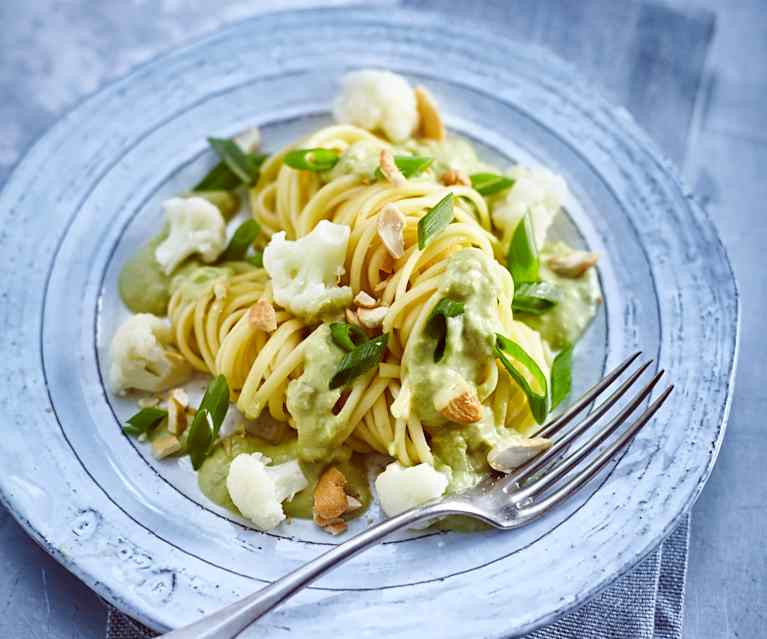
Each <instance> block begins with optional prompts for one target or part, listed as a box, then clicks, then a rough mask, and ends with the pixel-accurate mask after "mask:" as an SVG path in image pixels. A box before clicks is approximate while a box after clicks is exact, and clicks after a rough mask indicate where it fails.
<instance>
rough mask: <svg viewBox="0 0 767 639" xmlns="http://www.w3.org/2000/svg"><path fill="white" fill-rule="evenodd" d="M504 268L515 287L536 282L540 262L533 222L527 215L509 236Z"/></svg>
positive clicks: (527, 214)
mask: <svg viewBox="0 0 767 639" xmlns="http://www.w3.org/2000/svg"><path fill="white" fill-rule="evenodd" d="M506 267H507V268H508V269H509V271H511V276H512V277H513V278H514V285H515V286H519V285H520V284H526V283H532V282H537V281H538V271H539V269H540V260H539V258H538V247H537V246H536V244H535V231H534V229H533V221H532V219H531V218H530V214H529V213H526V214H525V216H524V217H523V218H522V219H521V220H520V221H519V223H518V224H517V228H515V229H514V234H513V235H512V236H511V243H510V244H509V252H508V253H507V254H506Z"/></svg>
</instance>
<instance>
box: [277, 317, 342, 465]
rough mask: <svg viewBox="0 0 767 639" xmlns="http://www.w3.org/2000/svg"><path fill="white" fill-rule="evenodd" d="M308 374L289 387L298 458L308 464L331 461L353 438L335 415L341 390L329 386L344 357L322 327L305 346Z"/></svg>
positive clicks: (326, 326) (294, 381) (289, 400)
mask: <svg viewBox="0 0 767 639" xmlns="http://www.w3.org/2000/svg"><path fill="white" fill-rule="evenodd" d="M304 348H305V351H304V362H305V363H304V372H303V373H302V374H301V377H299V378H298V379H294V380H293V381H291V382H290V383H289V384H288V391H287V407H288V411H289V412H290V414H291V415H292V416H293V419H295V420H296V428H297V430H298V455H299V457H300V458H301V459H303V460H306V461H317V460H322V459H327V458H328V457H329V456H330V455H332V454H333V451H334V450H335V449H336V448H337V447H338V446H340V445H341V443H342V442H343V441H344V440H345V439H346V437H347V436H348V435H349V428H348V424H346V423H344V422H342V421H341V420H340V419H339V418H338V416H336V415H334V414H333V408H334V406H335V405H336V403H337V402H338V400H339V399H340V398H341V389H340V388H336V389H333V390H330V389H329V388H328V382H329V381H330V378H331V377H333V375H334V374H335V372H336V369H337V368H338V363H339V362H340V361H341V358H342V357H343V355H344V351H342V350H341V349H340V348H339V347H338V346H337V345H336V344H335V342H334V341H333V338H332V337H331V336H330V328H329V327H328V325H326V324H325V325H323V326H321V327H320V328H319V329H318V330H316V331H315V332H314V333H313V334H312V335H311V337H309V338H308V339H307V340H306V341H305V342H304Z"/></svg>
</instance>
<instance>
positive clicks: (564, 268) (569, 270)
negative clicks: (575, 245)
mask: <svg viewBox="0 0 767 639" xmlns="http://www.w3.org/2000/svg"><path fill="white" fill-rule="evenodd" d="M598 259H599V256H598V255H597V254H596V253H590V252H588V251H573V252H572V253H570V254H569V255H562V256H560V255H555V256H554V257H550V258H549V259H548V262H547V264H548V265H549V268H550V269H551V270H552V271H554V272H555V273H556V274H557V275H561V276H562V277H570V278H575V277H580V276H581V275H583V274H584V273H585V272H586V271H588V270H589V269H590V268H591V267H592V266H594V264H596V263H597V260H598Z"/></svg>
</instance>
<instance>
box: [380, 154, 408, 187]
mask: <svg viewBox="0 0 767 639" xmlns="http://www.w3.org/2000/svg"><path fill="white" fill-rule="evenodd" d="M378 164H379V165H380V167H381V173H383V176H384V177H385V178H386V179H387V180H388V181H389V182H391V183H392V184H393V185H394V186H405V184H407V180H406V179H405V176H404V175H402V171H400V170H399V168H398V167H397V165H396V164H395V163H394V156H393V155H392V152H391V151H390V150H389V149H381V155H380V156H379V159H378Z"/></svg>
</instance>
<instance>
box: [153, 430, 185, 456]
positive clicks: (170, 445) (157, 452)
mask: <svg viewBox="0 0 767 639" xmlns="http://www.w3.org/2000/svg"><path fill="white" fill-rule="evenodd" d="M180 450H181V442H180V441H179V439H178V437H176V436H175V435H171V434H167V435H160V436H159V437H157V438H156V439H155V440H154V441H153V442H152V454H153V455H154V456H155V458H156V459H164V458H165V457H168V456H169V455H173V454H174V453H177V452H178V451H180Z"/></svg>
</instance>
